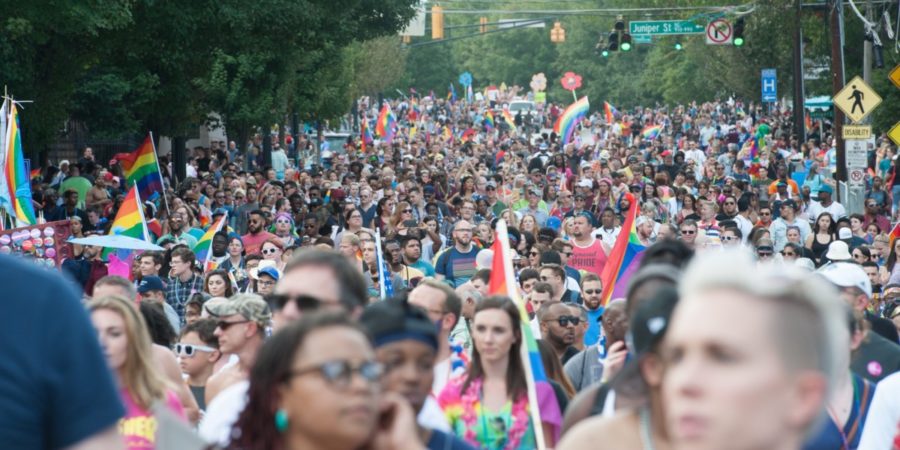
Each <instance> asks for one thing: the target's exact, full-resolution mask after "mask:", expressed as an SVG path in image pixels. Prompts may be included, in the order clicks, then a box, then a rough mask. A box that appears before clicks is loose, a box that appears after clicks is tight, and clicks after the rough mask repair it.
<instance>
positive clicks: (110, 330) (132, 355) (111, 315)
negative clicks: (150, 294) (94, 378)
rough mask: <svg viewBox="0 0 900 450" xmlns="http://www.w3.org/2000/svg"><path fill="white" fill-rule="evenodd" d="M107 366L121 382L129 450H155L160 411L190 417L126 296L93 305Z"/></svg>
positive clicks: (121, 428)
mask: <svg viewBox="0 0 900 450" xmlns="http://www.w3.org/2000/svg"><path fill="white" fill-rule="evenodd" d="M87 306H88V310H89V311H90V313H91V322H93V324H94V328H95V329H96V330H97V336H98V337H99V339H100V346H101V347H102V348H103V354H104V355H105V356H106V362H107V364H108V365H109V368H110V370H112V372H113V376H114V378H115V379H116V380H117V381H118V385H119V390H120V394H121V397H122V402H123V403H124V405H125V410H126V414H125V417H124V418H123V419H121V420H120V421H119V433H121V434H122V437H123V438H124V439H125V445H126V448H129V449H142V450H143V449H153V448H155V443H156V435H155V430H156V429H157V427H158V423H157V415H158V410H160V409H161V408H166V409H168V410H169V412H170V413H172V414H175V415H176V416H178V417H181V418H182V419H184V417H185V416H184V409H183V408H182V405H181V402H179V400H178V397H177V396H176V395H175V393H174V392H173V390H172V389H170V388H169V386H168V385H167V382H166V381H165V378H164V377H163V375H162V373H160V372H159V369H158V368H157V365H156V363H155V359H154V357H153V348H152V344H151V341H150V333H149V331H148V330H147V325H146V324H145V323H144V319H143V318H142V317H141V314H140V312H138V310H137V308H136V307H135V306H134V304H133V303H132V302H130V301H128V300H126V299H124V298H122V297H115V296H109V297H101V298H95V299H93V300H91V301H90V302H89V303H88V305H87Z"/></svg>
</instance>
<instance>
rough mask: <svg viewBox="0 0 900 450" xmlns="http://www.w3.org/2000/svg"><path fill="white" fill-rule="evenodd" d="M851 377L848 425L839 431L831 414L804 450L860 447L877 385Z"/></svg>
mask: <svg viewBox="0 0 900 450" xmlns="http://www.w3.org/2000/svg"><path fill="white" fill-rule="evenodd" d="M851 376H852V377H853V404H852V405H851V409H850V416H849V417H848V418H847V423H845V424H844V427H843V429H841V430H838V427H837V425H835V423H834V419H832V418H831V414H830V413H829V415H828V420H826V421H825V423H824V424H823V426H821V427H819V430H818V432H817V433H816V434H814V435H812V436H810V437H808V438H807V440H806V443H804V444H803V450H819V449H829V448H856V447H858V446H859V438H860V437H861V436H862V430H863V427H864V426H865V425H866V416H868V413H869V405H870V404H871V403H872V397H873V396H874V395H875V385H874V384H873V383H869V382H868V381H866V380H864V379H863V378H862V377H860V376H859V375H856V374H852V375H851Z"/></svg>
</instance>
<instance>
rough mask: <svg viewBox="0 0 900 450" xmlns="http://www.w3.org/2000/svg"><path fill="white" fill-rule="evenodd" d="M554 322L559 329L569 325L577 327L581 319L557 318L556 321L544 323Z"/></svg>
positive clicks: (570, 317)
mask: <svg viewBox="0 0 900 450" xmlns="http://www.w3.org/2000/svg"><path fill="white" fill-rule="evenodd" d="M554 320H555V321H556V323H558V324H559V326H561V327H567V326H569V323H571V324H572V325H573V326H576V327H577V326H578V324H579V323H581V318H580V317H575V316H559V317H557V318H556V319H550V320H545V322H553V321H554Z"/></svg>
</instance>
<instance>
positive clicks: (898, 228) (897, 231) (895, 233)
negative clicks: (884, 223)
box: [888, 223, 900, 248]
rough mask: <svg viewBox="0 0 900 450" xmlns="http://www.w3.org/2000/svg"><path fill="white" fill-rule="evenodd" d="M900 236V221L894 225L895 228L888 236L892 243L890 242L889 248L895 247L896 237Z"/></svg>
mask: <svg viewBox="0 0 900 450" xmlns="http://www.w3.org/2000/svg"><path fill="white" fill-rule="evenodd" d="M898 237H900V223H898V224H897V225H894V229H893V230H891V234H890V235H889V236H888V238H889V239H890V243H889V244H888V248H894V239H897V238H898Z"/></svg>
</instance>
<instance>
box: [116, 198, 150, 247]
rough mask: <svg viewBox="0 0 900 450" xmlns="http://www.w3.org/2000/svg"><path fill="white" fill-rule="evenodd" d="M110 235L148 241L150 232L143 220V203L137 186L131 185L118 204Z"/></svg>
mask: <svg viewBox="0 0 900 450" xmlns="http://www.w3.org/2000/svg"><path fill="white" fill-rule="evenodd" d="M109 234H110V235H121V236H128V237H132V238H135V239H142V240H144V241H147V242H150V233H149V232H148V231H147V223H146V221H145V220H144V205H143V204H142V203H141V197H140V193H138V190H137V186H132V187H131V189H129V190H128V194H126V195H125V200H123V201H122V205H121V206H119V211H118V212H117V213H116V218H115V220H113V223H112V226H111V227H110V229H109Z"/></svg>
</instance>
